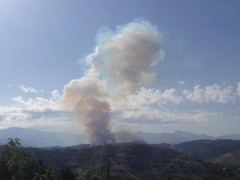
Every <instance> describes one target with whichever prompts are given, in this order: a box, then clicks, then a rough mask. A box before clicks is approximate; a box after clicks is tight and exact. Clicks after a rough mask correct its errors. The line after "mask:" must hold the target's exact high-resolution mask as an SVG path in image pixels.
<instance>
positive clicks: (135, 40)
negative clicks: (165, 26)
mask: <svg viewBox="0 0 240 180" xmlns="http://www.w3.org/2000/svg"><path fill="white" fill-rule="evenodd" d="M163 57H164V51H163V49H162V39H161V36H160V35H159V33H158V31H157V28H156V27H155V26H153V25H151V24H150V23H149V22H147V21H141V22H133V23H129V24H127V25H125V26H119V27H117V30H116V32H115V33H113V32H105V33H103V34H100V35H99V37H98V43H97V46H96V47H95V51H94V52H93V53H92V54H90V55H89V56H87V57H86V61H87V63H88V64H89V65H90V67H89V71H88V72H87V74H86V77H82V78H81V79H77V80H72V81H71V82H70V83H69V84H67V85H66V86H65V88H64V96H63V101H62V105H63V108H64V109H65V110H69V111H74V112H75V114H76V115H77V117H78V119H79V120H80V121H81V122H82V123H83V125H84V126H85V128H86V133H87V134H88V136H89V139H90V142H91V143H92V144H106V143H115V138H114V134H113V132H112V131H111V124H110V123H111V118H110V112H111V108H110V107H111V104H112V103H117V102H118V101H120V100H122V99H125V98H127V97H128V96H129V95H131V94H132V93H134V92H136V91H137V90H138V89H139V88H140V87H142V86H144V85H147V84H149V83H151V82H152V81H153V80H154V77H155V74H154V72H152V67H153V66H154V65H156V64H157V63H158V61H159V60H160V59H162V58H163Z"/></svg>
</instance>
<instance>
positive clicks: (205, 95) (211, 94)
mask: <svg viewBox="0 0 240 180" xmlns="http://www.w3.org/2000/svg"><path fill="white" fill-rule="evenodd" d="M183 94H184V95H185V98H186V99H187V100H189V101H194V102H199V103H209V102H217V103H224V104H226V103H229V102H233V101H234V99H235V95H234V93H233V92H232V86H227V87H222V88H221V87H220V86H219V85H217V84H214V85H212V86H207V87H205V88H200V85H196V86H194V89H193V91H190V90H184V91H183Z"/></svg>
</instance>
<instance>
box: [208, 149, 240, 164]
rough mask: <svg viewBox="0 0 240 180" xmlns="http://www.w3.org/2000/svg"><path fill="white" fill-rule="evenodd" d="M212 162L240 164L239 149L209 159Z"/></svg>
mask: <svg viewBox="0 0 240 180" xmlns="http://www.w3.org/2000/svg"><path fill="white" fill-rule="evenodd" d="M210 161H211V162H213V163H221V164H225V165H233V166H240V150H237V151H233V152H229V153H226V154H222V155H220V156H218V157H215V158H213V159H211V160H210Z"/></svg>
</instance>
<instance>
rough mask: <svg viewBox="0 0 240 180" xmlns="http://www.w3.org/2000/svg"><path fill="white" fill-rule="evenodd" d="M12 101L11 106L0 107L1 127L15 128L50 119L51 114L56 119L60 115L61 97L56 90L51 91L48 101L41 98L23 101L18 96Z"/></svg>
mask: <svg viewBox="0 0 240 180" xmlns="http://www.w3.org/2000/svg"><path fill="white" fill-rule="evenodd" d="M12 100H13V101H14V102H15V103H14V105H13V106H0V124H1V126H2V125H3V124H4V125H5V126H12V125H14V126H16V125H17V124H19V123H20V124H21V122H25V123H26V122H33V121H34V120H39V119H41V118H44V116H47V117H50V116H52V114H54V116H55V117H57V116H58V115H59V113H60V114H61V113H62V111H61V108H60V100H61V95H60V93H59V92H58V90H54V91H52V95H51V97H50V98H49V99H48V98H43V97H36V98H28V99H24V98H23V97H21V96H18V97H13V98H12ZM51 118H52V117H51ZM42 123H43V124H44V122H42ZM26 125H27V123H26Z"/></svg>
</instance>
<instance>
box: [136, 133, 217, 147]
mask: <svg viewBox="0 0 240 180" xmlns="http://www.w3.org/2000/svg"><path fill="white" fill-rule="evenodd" d="M136 134H138V135H139V136H141V137H143V138H144V140H145V141H146V142H147V143H149V144H160V143H168V144H177V143H182V142H186V141H193V140H199V139H214V137H212V136H207V135H199V134H193V133H190V132H184V131H175V132H173V133H146V132H141V131H138V132H136Z"/></svg>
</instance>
